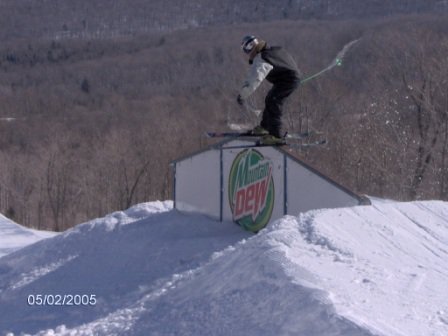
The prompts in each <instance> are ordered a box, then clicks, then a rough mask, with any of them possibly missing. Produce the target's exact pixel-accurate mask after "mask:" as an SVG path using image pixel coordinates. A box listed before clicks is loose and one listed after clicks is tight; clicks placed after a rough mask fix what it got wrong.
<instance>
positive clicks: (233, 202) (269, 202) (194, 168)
mask: <svg viewBox="0 0 448 336" xmlns="http://www.w3.org/2000/svg"><path fill="white" fill-rule="evenodd" d="M250 143H251V141H246V140H231V141H223V142H221V143H219V144H218V145H213V146H212V147H209V148H207V149H205V150H202V151H200V152H197V153H193V154H191V155H189V156H187V157H184V158H180V159H178V160H176V161H174V162H172V166H173V175H174V178H173V180H174V183H173V186H174V187H173V194H174V195H173V199H174V207H175V208H176V209H178V210H180V211H185V212H198V213H202V214H205V215H208V216H210V217H213V218H215V219H217V220H220V221H235V222H236V223H238V224H239V225H241V226H242V227H244V228H245V229H247V230H250V231H254V232H256V231H259V230H260V229H262V228H263V227H265V226H266V225H267V224H268V223H269V222H270V221H273V220H276V219H278V218H280V217H282V216H283V215H286V214H290V215H298V214H299V213H300V212H305V211H308V210H312V209H320V208H338V207H348V206H354V205H359V204H366V202H367V203H368V202H369V201H368V200H367V199H366V198H364V197H361V196H360V195H357V194H356V193H354V192H352V191H350V190H349V189H347V188H345V187H344V186H342V185H341V184H339V183H337V182H335V181H334V180H332V179H330V178H329V177H327V176H325V175H323V174H322V173H320V172H319V171H318V170H316V169H315V168H312V167H311V166H309V165H308V164H306V163H305V162H304V161H303V160H301V159H299V158H297V157H296V156H294V155H292V154H290V153H289V152H288V151H286V150H284V149H282V148H281V147H256V148H230V149H229V148H228V147H235V146H240V145H247V144H250Z"/></svg>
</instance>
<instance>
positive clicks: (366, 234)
mask: <svg viewBox="0 0 448 336" xmlns="http://www.w3.org/2000/svg"><path fill="white" fill-rule="evenodd" d="M172 206H173V205H172V202H153V203H144V204H139V205H137V206H135V207H132V208H130V209H128V210H126V211H123V212H115V213H113V214H110V215H108V216H106V217H104V218H99V219H96V220H93V221H90V222H88V223H85V224H81V225H78V226H76V227H75V228H73V229H71V230H69V231H67V232H64V233H62V234H59V235H56V236H54V237H52V238H50V239H45V240H41V241H38V242H37V243H35V244H32V245H28V246H25V245H27V244H28V243H29V242H30V241H29V240H28V241H26V242H27V243H23V244H17V242H18V241H20V240H21V239H24V238H26V237H27V235H29V234H30V233H29V231H28V230H27V229H24V228H21V227H20V226H18V225H17V224H13V226H12V227H13V229H12V232H13V234H10V235H9V237H10V239H9V238H8V237H7V236H3V235H2V237H1V240H0V243H1V245H0V246H1V248H0V251H2V253H3V254H6V253H8V252H11V251H12V250H7V249H4V248H3V246H8V245H11V244H16V245H14V246H16V248H18V247H19V246H23V248H21V249H20V250H17V249H16V248H15V249H16V250H15V252H12V253H9V254H7V255H4V256H3V257H1V258H0V316H1V318H0V335H2V336H3V335H8V336H12V335H14V336H16V335H40V336H43V335H58V336H63V335H108V336H109V335H137V336H140V335H141V336H143V335H307V336H313V335H319V336H320V335H324V336H327V335H332V336H333V335H334V336H342V335H344V336H355V335H356V336H363V335H366V336H367V335H369V336H370V335H387V336H389V335H390V336H444V335H448V286H447V284H448V203H446V202H441V201H426V202H410V203H398V202H394V201H391V200H387V201H385V200H380V199H373V204H372V205H371V206H359V207H352V208H343V209H322V210H315V211H310V212H307V213H302V214H298V216H285V217H283V218H281V219H280V220H278V221H276V222H274V223H272V224H270V225H269V226H268V227H267V228H266V229H265V230H262V231H261V232H260V233H258V234H257V235H254V234H251V233H248V232H245V231H243V230H241V229H240V228H239V227H238V226H237V225H234V224H233V223H228V222H224V223H220V222H216V221H213V220H211V219H209V218H207V217H204V216H201V215H191V214H189V215H187V214H182V213H180V212H178V211H176V210H173V208H172ZM0 223H1V226H0V228H1V230H2V232H3V230H4V229H3V228H6V227H8V226H9V225H10V224H11V223H6V224H7V225H6V224H4V223H3V221H2V222H0ZM32 232H33V234H36V235H39V234H41V233H39V232H35V231H32ZM22 233H23V236H22ZM46 234H48V233H46ZM14 242H15V243H14ZM39 294H40V295H42V296H46V305H37V304H34V305H29V304H28V303H27V302H29V299H30V296H31V299H35V298H36V297H37V295H39ZM58 295H59V296H61V300H62V298H64V296H70V295H71V296H77V297H78V298H87V299H89V300H90V299H92V298H93V299H94V300H93V301H92V304H89V302H88V301H85V302H84V304H81V303H79V302H78V303H79V304H77V305H67V304H60V305H55V304H54V300H53V301H52V300H49V299H48V297H50V298H51V296H53V299H54V297H56V296H58ZM35 302H37V301H35ZM35 302H34V303H35ZM31 303H33V302H31Z"/></svg>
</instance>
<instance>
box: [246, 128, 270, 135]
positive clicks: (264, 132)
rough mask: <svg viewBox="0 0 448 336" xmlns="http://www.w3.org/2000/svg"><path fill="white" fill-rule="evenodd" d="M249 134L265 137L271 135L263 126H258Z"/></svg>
mask: <svg viewBox="0 0 448 336" xmlns="http://www.w3.org/2000/svg"><path fill="white" fill-rule="evenodd" d="M249 133H250V135H253V136H265V135H268V134H269V132H268V131H267V130H266V129H265V128H263V127H261V126H256V127H255V128H254V129H253V130H251V131H249Z"/></svg>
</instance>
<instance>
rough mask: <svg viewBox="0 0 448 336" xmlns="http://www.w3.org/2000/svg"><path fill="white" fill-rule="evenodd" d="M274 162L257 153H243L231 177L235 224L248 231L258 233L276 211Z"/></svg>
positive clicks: (253, 151) (237, 157)
mask: <svg viewBox="0 0 448 336" xmlns="http://www.w3.org/2000/svg"><path fill="white" fill-rule="evenodd" d="M272 167H273V165H272V161H270V160H268V159H265V158H264V157H263V155H262V154H261V153H260V152H258V151H256V150H254V149H247V150H245V151H242V152H241V153H239V154H238V155H237V156H236V158H235V160H234V161H233V163H232V168H231V169H230V174H229V203H230V208H231V209H232V214H233V220H234V221H235V222H236V223H238V224H239V225H241V226H242V227H243V228H245V229H246V230H249V231H252V232H258V231H259V230H261V229H262V228H264V227H265V226H266V225H267V224H268V223H269V220H270V219H271V215H272V210H273V209H274V194H275V192H274V180H273V178H272Z"/></svg>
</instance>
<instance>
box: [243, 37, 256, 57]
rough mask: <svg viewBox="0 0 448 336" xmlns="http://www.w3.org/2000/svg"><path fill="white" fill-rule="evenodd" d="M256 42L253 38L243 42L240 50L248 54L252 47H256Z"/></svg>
mask: <svg viewBox="0 0 448 336" xmlns="http://www.w3.org/2000/svg"><path fill="white" fill-rule="evenodd" d="M257 43H258V40H257V39H256V38H253V39H252V40H248V41H245V42H243V44H242V45H241V49H242V50H243V51H244V52H245V53H246V54H249V53H250V52H251V51H252V49H254V47H255V46H256V45H257Z"/></svg>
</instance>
